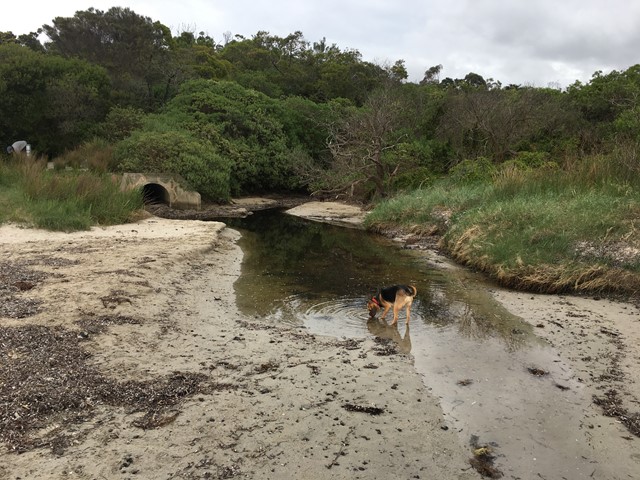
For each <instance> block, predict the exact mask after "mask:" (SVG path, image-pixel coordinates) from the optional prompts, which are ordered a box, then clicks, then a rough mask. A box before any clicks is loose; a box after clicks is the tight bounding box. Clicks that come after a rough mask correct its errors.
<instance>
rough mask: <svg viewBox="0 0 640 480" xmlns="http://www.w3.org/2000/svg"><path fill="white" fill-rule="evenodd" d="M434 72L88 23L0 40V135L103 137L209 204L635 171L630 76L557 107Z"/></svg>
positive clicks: (354, 53)
mask: <svg viewBox="0 0 640 480" xmlns="http://www.w3.org/2000/svg"><path fill="white" fill-rule="evenodd" d="M43 35H44V36H45V37H46V39H45V41H44V43H40V41H39V39H41V38H43ZM442 69H443V66H442V65H436V66H432V67H430V68H428V69H427V70H426V71H425V75H424V78H423V79H422V80H421V81H420V82H419V83H412V82H408V81H407V70H406V67H405V63H404V61H403V60H402V59H399V60H396V61H395V62H393V63H390V64H388V65H376V64H373V63H370V62H367V61H364V60H363V58H362V55H361V54H360V52H359V51H358V50H355V49H341V48H340V47H339V46H337V45H335V44H328V43H327V42H326V39H320V40H319V41H315V42H309V41H308V40H306V39H305V38H304V36H303V34H302V32H300V31H295V32H293V33H291V34H289V35H286V36H283V37H280V36H278V35H273V34H271V33H269V32H267V31H259V32H257V33H256V34H255V35H253V36H251V37H250V38H246V37H243V36H241V35H235V36H233V35H232V34H231V33H229V32H226V33H225V34H224V36H223V39H222V41H216V40H215V39H214V38H212V37H210V36H208V35H206V34H204V33H203V32H199V33H196V32H189V31H183V32H179V33H176V34H175V36H174V35H173V34H172V32H171V31H170V29H169V28H167V27H166V26H165V25H163V24H161V23H160V22H157V21H154V20H152V19H150V18H148V17H144V16H141V15H139V14H137V13H135V12H133V11H131V10H130V9H128V8H122V7H114V8H111V9H109V10H107V11H100V10H96V9H93V8H90V9H88V10H85V11H79V12H76V14H75V15H74V16H73V17H56V18H54V19H53V20H52V22H51V24H49V25H44V26H43V27H42V29H40V30H39V31H38V32H33V33H31V34H28V35H20V36H15V35H14V34H13V33H12V32H0V111H1V112H2V115H1V116H0V131H1V132H2V135H3V140H2V141H4V143H5V144H6V145H8V144H10V143H12V142H13V141H15V140H18V139H27V140H28V141H29V142H30V143H32V145H33V147H34V148H35V149H36V150H37V151H39V152H41V153H43V154H45V155H48V156H55V155H59V154H61V153H63V152H65V151H67V150H72V149H74V148H75V147H76V146H78V145H81V144H82V143H83V142H86V141H88V140H91V139H92V138H93V137H95V136H99V137H101V138H102V140H101V141H106V142H109V143H111V144H113V145H115V146H116V148H115V151H116V157H117V162H115V163H117V164H119V165H120V168H136V169H140V170H149V169H163V170H168V171H174V172H177V173H180V174H182V175H183V176H184V177H185V178H187V179H188V180H189V181H191V182H192V183H193V184H194V185H197V186H198V188H199V189H200V190H201V191H202V192H203V193H204V194H205V195H206V196H208V197H209V198H211V199H218V200H220V199H226V198H228V197H229V195H230V194H234V195H235V194H241V193H249V192H264V191H273V190H279V191H282V190H287V191H291V190H296V191H299V190H301V189H302V190H305V189H306V190H307V191H314V190H315V191H323V192H332V194H340V193H347V194H352V195H354V196H355V197H357V198H360V199H368V198H373V197H380V196H384V195H385V194H387V193H388V192H392V191H394V190H396V189H400V188H415V187H418V186H424V185H425V184H426V183H428V182H429V179H431V178H433V177H434V176H438V175H444V174H447V172H448V171H449V169H450V168H452V167H454V166H455V165H456V164H461V163H464V165H471V164H473V162H478V164H483V165H484V164H490V165H493V166H494V167H495V166H499V165H500V164H502V163H503V162H507V161H509V160H513V159H517V160H518V161H520V159H541V158H552V157H553V158H563V157H566V156H567V155H571V156H574V157H575V156H577V157H579V156H580V155H583V154H586V153H593V152H596V153H597V152H599V151H606V150H607V149H608V150H612V149H616V150H617V151H624V152H626V153H625V155H627V157H626V158H627V161H628V163H629V164H630V165H632V164H633V165H635V163H637V158H636V154H635V152H636V151H638V148H637V147H638V146H639V145H638V142H640V135H639V134H638V132H640V105H639V104H638V99H639V98H640V66H639V65H635V66H631V67H630V68H628V69H627V70H625V71H613V72H610V73H608V74H604V73H602V72H596V73H594V75H593V77H592V79H591V81H589V82H588V83H586V84H582V83H580V82H576V83H575V84H573V85H571V86H570V87H569V88H568V89H566V90H565V91H562V90H560V89H557V90H553V89H546V88H545V89H540V88H533V87H529V86H521V85H508V86H506V87H503V86H502V84H501V82H500V81H499V80H494V79H491V78H488V79H485V78H483V77H482V76H481V75H478V74H476V73H474V72H469V73H468V74H467V75H465V76H464V77H463V78H455V79H454V78H444V79H442V80H441V79H440V74H441V72H442ZM149 152H152V154H150V153H149ZM465 168H466V167H465ZM458 170H460V169H458Z"/></svg>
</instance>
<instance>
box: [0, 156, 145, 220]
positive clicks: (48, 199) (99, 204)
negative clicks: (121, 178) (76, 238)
mask: <svg viewBox="0 0 640 480" xmlns="http://www.w3.org/2000/svg"><path fill="white" fill-rule="evenodd" d="M0 179H8V180H9V182H10V183H9V184H8V185H7V187H8V188H6V189H5V188H2V189H0V221H1V222H5V221H12V222H18V223H26V224H29V225H33V226H35V227H39V228H45V229H48V230H62V231H74V230H87V229H89V228H90V227H91V226H93V225H96V224H100V225H113V224H120V223H125V222H127V221H129V219H130V218H131V217H132V216H133V215H134V214H135V212H137V211H138V210H140V209H142V206H143V205H142V194H141V192H140V191H136V190H130V191H125V192H123V191H121V190H120V188H119V182H118V179H117V178H114V177H112V176H111V175H103V174H95V173H90V172H79V171H65V172H56V171H51V170H47V169H46V168H45V163H44V162H43V161H37V162H32V161H29V162H24V161H12V162H9V163H5V164H3V165H1V166H0ZM3 181H4V180H0V184H2V182H3Z"/></svg>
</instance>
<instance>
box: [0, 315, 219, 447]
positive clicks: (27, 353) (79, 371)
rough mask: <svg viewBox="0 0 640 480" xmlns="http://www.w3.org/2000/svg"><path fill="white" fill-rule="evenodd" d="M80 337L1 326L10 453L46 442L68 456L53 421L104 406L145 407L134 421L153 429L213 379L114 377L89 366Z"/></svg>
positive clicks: (0, 415)
mask: <svg viewBox="0 0 640 480" xmlns="http://www.w3.org/2000/svg"><path fill="white" fill-rule="evenodd" d="M81 342H83V339H82V337H81V336H79V335H78V332H77V331H74V330H69V329H65V328H62V327H45V326H39V325H25V326H20V327H2V326H0V441H2V442H3V443H5V444H6V446H7V447H8V449H9V450H10V451H14V452H23V451H27V450H30V449H33V448H37V447H44V446H48V447H50V448H52V449H53V450H54V451H55V452H57V453H62V452H63V451H64V448H65V446H66V445H67V444H68V442H66V441H65V438H67V436H66V435H65V432H64V431H62V430H63V429H59V428H54V429H51V428H50V426H51V425H52V424H62V425H65V426H69V425H72V424H74V423H78V422H81V421H83V420H86V419H87V418H88V417H89V416H91V415H92V411H93V410H94V408H95V407H96V406H98V405H109V406H114V407H123V408H125V409H126V410H127V411H128V412H130V413H134V412H146V414H145V415H144V416H143V417H142V418H139V419H137V420H136V421H135V423H134V426H137V427H140V428H155V427H156V426H160V425H164V424H166V423H168V422H170V421H171V420H172V418H175V415H177V413H176V412H175V411H173V412H169V409H171V408H172V407H173V408H175V407H176V406H177V405H178V404H179V403H180V402H181V401H182V400H183V399H185V398H186V397H189V396H191V395H193V394H196V393H206V391H207V384H206V382H207V380H208V377H207V376H206V375H204V374H200V373H184V372H174V373H172V374H170V375H168V376H165V377H160V378H154V379H150V380H146V381H134V380H129V381H124V382H120V381H117V380H115V379H112V378H109V377H107V376H106V375H105V374H104V373H103V372H101V371H100V370H99V369H98V368H97V367H95V366H93V365H91V363H90V357H91V354H89V353H88V352H87V351H86V350H85V349H84V348H82V345H81ZM42 429H45V431H44V433H42V432H40V431H41V430H42Z"/></svg>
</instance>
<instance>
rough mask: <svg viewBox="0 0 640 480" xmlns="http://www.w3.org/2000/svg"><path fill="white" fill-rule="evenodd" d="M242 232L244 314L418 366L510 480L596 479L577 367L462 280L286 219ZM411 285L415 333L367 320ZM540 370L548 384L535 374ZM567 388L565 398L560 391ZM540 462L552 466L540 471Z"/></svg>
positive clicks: (381, 246) (359, 238)
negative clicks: (386, 348)
mask: <svg viewBox="0 0 640 480" xmlns="http://www.w3.org/2000/svg"><path fill="white" fill-rule="evenodd" d="M232 226H233V227H234V228H237V229H239V230H241V232H242V239H241V241H240V246H241V247H242V249H243V251H244V260H243V265H242V274H241V276H240V278H239V279H238V281H237V282H236V284H235V289H236V297H237V301H238V306H239V308H240V309H241V311H242V312H243V313H244V314H246V315H250V316H258V317H261V318H263V319H265V320H266V321H272V322H288V323H292V324H300V322H303V323H304V325H305V326H306V327H307V328H308V329H309V330H310V331H311V332H312V333H316V334H322V335H331V336H335V337H349V338H362V337H368V336H373V337H375V338H376V339H383V340H385V341H386V340H391V341H392V342H394V343H395V344H396V345H397V346H398V350H399V351H400V352H402V353H409V352H411V355H412V356H413V359H414V365H415V368H416V369H417V371H418V372H419V373H420V374H421V375H422V377H423V379H424V383H425V384H426V385H427V386H428V387H429V389H430V390H431V392H432V394H433V395H436V396H437V397H438V398H439V399H440V403H441V406H442V409H443V411H444V413H445V418H446V421H447V422H448V424H449V425H450V426H451V427H452V428H454V429H455V431H456V432H458V434H459V435H460V438H461V442H462V443H463V444H464V445H466V446H468V445H469V440H470V438H471V437H472V436H473V437H478V438H479V439H480V442H481V443H493V444H495V445H496V449H497V452H498V455H499V458H500V461H499V463H500V468H501V469H502V470H503V473H504V474H505V477H507V478H538V477H540V478H588V476H589V473H590V472H592V471H593V466H592V465H591V464H590V462H589V456H590V452H589V448H588V447H585V445H584V444H582V443H578V442H576V441H575V439H577V438H579V437H580V436H581V432H580V428H581V426H580V422H581V419H582V416H583V414H582V411H581V410H582V408H583V406H584V405H585V404H589V403H590V399H589V398H586V397H585V394H584V392H583V386H582V385H581V384H580V383H579V382H578V381H576V375H575V374H574V373H573V372H572V371H571V368H570V367H569V366H568V365H567V364H566V363H565V362H564V361H563V360H562V359H560V358H559V357H558V355H557V353H556V352H555V351H554V350H553V349H551V348H550V347H549V346H548V345H547V344H546V343H545V342H543V341H542V340H540V339H538V337H536V336H535V334H534V332H533V329H532V328H531V326H530V325H529V324H527V323H525V322H523V321H522V320H521V319H520V318H517V317H515V316H513V315H510V314H509V313H508V312H506V311H505V310H504V309H503V308H502V307H501V306H500V305H498V304H496V302H494V301H493V300H492V298H491V296H490V295H488V294H487V288H486V286H485V285H483V284H482V281H481V279H479V278H478V277H477V276H475V275H474V274H472V273H470V272H466V271H453V272H451V271H446V270H441V269H437V268H434V267H433V265H431V264H430V263H428V261H427V259H426V258H425V257H424V256H423V255H421V254H420V253H418V252H410V251H404V250H399V249H398V248H397V246H395V245H391V243H390V242H388V241H385V240H384V239H381V238H379V237H377V236H372V235H368V234H366V233H365V232H362V231H357V230H350V229H345V228H340V227H335V226H330V225H324V224H319V223H313V222H307V221H304V220H302V219H299V218H296V217H290V216H287V215H283V214H280V213H278V212H264V213H260V214H256V215H253V216H251V217H248V218H247V219H242V220H238V221H234V222H233V223H232ZM396 283H406V284H412V285H415V286H416V287H417V289H418V295H417V296H416V299H415V300H414V302H413V305H412V309H411V331H409V328H408V327H407V326H405V317H404V312H403V313H402V314H401V315H400V318H399V324H398V326H394V327H391V326H389V325H387V324H386V323H384V322H383V321H381V320H379V319H369V316H368V313H367V309H366V300H367V299H368V298H370V296H371V295H373V294H375V293H377V290H378V289H379V288H380V287H382V286H385V285H392V284H396ZM529 367H539V368H541V369H543V370H545V371H547V372H549V374H548V375H547V376H545V377H544V378H538V377H534V376H533V375H531V374H530V373H529V372H528V371H527V368H529ZM558 382H559V383H562V384H563V385H564V386H566V387H568V390H560V389H558V388H557V387H556V386H555V385H556V383H558ZM536 459H544V461H542V460H541V461H538V462H536V461H535V460H536Z"/></svg>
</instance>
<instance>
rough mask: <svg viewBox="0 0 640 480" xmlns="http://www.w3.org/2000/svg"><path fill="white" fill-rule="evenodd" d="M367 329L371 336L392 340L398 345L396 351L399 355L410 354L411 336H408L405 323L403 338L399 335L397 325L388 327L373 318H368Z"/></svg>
mask: <svg viewBox="0 0 640 480" xmlns="http://www.w3.org/2000/svg"><path fill="white" fill-rule="evenodd" d="M367 328H368V329H369V333H371V334H372V335H374V336H376V337H379V338H384V339H388V340H392V341H393V342H394V343H395V344H397V345H398V351H399V352H400V353H405V354H406V353H409V352H411V335H410V334H409V324H408V323H407V324H406V326H405V329H404V336H402V335H400V332H399V331H398V326H397V325H388V324H387V322H385V321H379V320H378V319H376V318H375V317H369V319H368V321H367Z"/></svg>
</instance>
